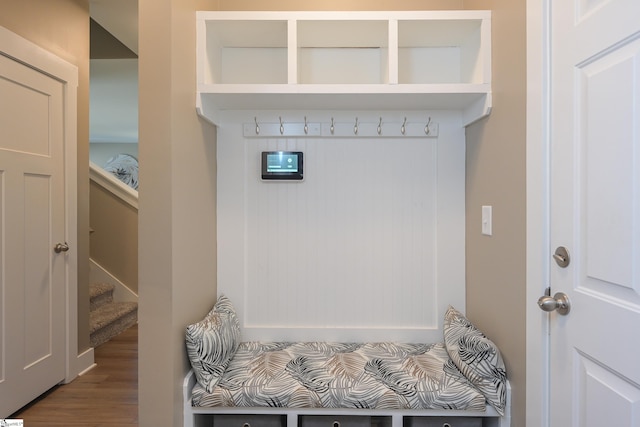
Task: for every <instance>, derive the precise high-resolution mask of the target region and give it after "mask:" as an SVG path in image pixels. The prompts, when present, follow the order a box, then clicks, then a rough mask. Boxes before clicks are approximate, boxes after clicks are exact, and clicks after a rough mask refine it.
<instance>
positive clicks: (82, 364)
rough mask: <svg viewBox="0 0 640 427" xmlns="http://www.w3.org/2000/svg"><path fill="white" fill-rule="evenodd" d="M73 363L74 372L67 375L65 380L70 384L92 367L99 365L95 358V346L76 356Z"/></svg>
mask: <svg viewBox="0 0 640 427" xmlns="http://www.w3.org/2000/svg"><path fill="white" fill-rule="evenodd" d="M73 365H74V366H73V368H72V369H73V373H72V375H71V376H67V378H65V380H64V382H63V383H64V384H69V383H70V382H71V381H73V380H75V379H76V378H78V377H79V376H81V375H83V374H86V373H87V372H89V371H90V370H91V369H93V368H94V367H96V366H97V365H96V363H95V359H94V353H93V347H89V348H88V349H86V350H85V351H83V352H82V353H80V354H79V355H78V356H77V357H76V359H75V361H74V363H73Z"/></svg>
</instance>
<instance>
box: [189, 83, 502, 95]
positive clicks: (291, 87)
mask: <svg viewBox="0 0 640 427" xmlns="http://www.w3.org/2000/svg"><path fill="white" fill-rule="evenodd" d="M490 91H491V85H490V84H489V83H424V84H413V83H400V84H387V83H380V84H304V83H298V84H288V83H282V84H277V83H274V84H242V83H239V84H234V83H222V84H206V83H201V84H199V85H198V93H199V94H203V95H204V94H221V95H222V94H224V95H231V94H254V95H260V94H264V95H268V94H273V95H277V94H291V95H332V94H345V95H358V94H361V95H364V94H367V95H385V94H391V95H397V94H408V95H411V94H416V95H417V94H424V93H434V94H447V93H460V94H473V93H477V94H482V93H487V92H490Z"/></svg>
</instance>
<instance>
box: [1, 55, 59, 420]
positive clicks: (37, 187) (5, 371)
mask: <svg viewBox="0 0 640 427" xmlns="http://www.w3.org/2000/svg"><path fill="white" fill-rule="evenodd" d="M63 90H64V84H63V83H61V82H60V81H58V80H56V79H54V78H51V77H49V76H47V75H45V74H43V73H41V72H39V71H36V70H34V69H33V68H31V67H28V66H26V65H23V64H22V63H19V62H17V61H15V60H12V59H10V58H8V57H6V56H3V55H1V54H0V240H1V242H0V267H1V272H0V418H3V417H7V416H9V415H10V414H11V413H13V412H14V411H16V410H17V409H19V408H20V407H22V406H24V405H25V404H27V403H29V402H30V401H31V400H33V399H34V398H36V397H37V396H39V395H40V394H42V393H43V392H44V391H46V390H48V389H49V388H51V387H52V386H54V385H55V384H57V383H59V382H61V381H62V380H63V379H64V378H65V369H66V365H65V363H66V345H67V344H66V333H65V330H66V329H65V328H66V324H65V322H66V319H65V313H66V294H65V292H66V286H65V280H66V278H65V275H66V271H65V256H66V253H65V252H64V251H61V252H60V253H56V252H55V251H54V246H55V245H56V244H57V243H58V242H62V243H64V236H65V212H64V209H65V193H64V191H65V187H64V185H65V183H64V151H63V150H64V145H63V141H64V132H63V131H64V117H63V101H64V99H63Z"/></svg>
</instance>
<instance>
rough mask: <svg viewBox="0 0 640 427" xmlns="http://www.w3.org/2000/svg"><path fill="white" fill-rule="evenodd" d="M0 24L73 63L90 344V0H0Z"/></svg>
mask: <svg viewBox="0 0 640 427" xmlns="http://www.w3.org/2000/svg"><path fill="white" fill-rule="evenodd" d="M0 11H1V12H0V25H2V26H3V27H5V28H7V29H8V30H11V31H13V32H14V33H16V34H18V35H20V36H22V37H24V38H25V39H27V40H29V41H31V42H33V43H35V44H37V45H39V46H40V47H42V48H44V49H46V50H48V51H50V52H51V53H53V54H55V55H57V56H59V57H60V58H62V59H64V60H66V61H67V62H70V63H71V64H74V65H75V66H77V67H78V247H77V248H74V250H77V251H78V350H79V351H80V352H83V351H84V350H86V349H87V348H89V347H90V344H89V1H88V0H0Z"/></svg>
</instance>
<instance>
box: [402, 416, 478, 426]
mask: <svg viewBox="0 0 640 427" xmlns="http://www.w3.org/2000/svg"><path fill="white" fill-rule="evenodd" d="M402 426H403V427H485V424H483V419H482V418H477V417H404V418H403V420H402Z"/></svg>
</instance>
